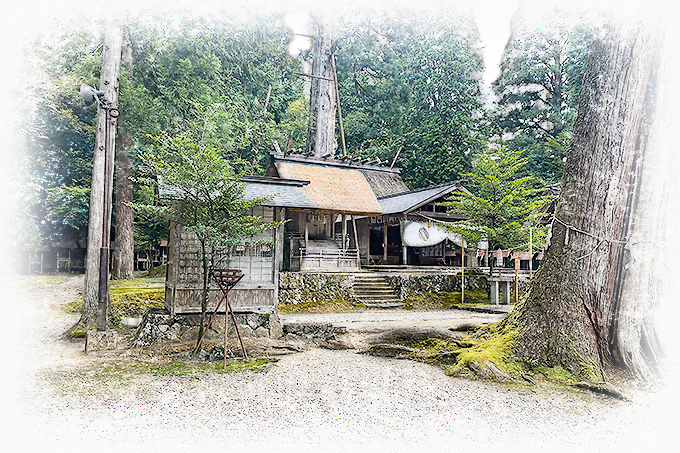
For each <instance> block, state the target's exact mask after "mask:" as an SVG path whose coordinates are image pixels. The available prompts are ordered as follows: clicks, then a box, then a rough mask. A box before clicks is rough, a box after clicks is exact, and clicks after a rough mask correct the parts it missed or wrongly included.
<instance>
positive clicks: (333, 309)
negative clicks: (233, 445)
mask: <svg viewBox="0 0 680 453" xmlns="http://www.w3.org/2000/svg"><path fill="white" fill-rule="evenodd" d="M365 309H366V307H365V306H364V305H363V304H359V303H354V302H350V301H347V300H319V301H314V302H305V303H302V304H279V313H281V314H284V315H287V314H291V313H348V312H353V311H364V310H365Z"/></svg>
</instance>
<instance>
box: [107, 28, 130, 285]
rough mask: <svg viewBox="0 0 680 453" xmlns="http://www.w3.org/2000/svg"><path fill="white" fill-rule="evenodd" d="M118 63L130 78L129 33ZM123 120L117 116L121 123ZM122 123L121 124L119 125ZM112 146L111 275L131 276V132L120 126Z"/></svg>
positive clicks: (117, 277) (113, 276) (116, 276)
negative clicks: (113, 221) (113, 215)
mask: <svg viewBox="0 0 680 453" xmlns="http://www.w3.org/2000/svg"><path fill="white" fill-rule="evenodd" d="M122 63H123V65H125V68H126V69H127V72H128V74H129V77H130V80H132V49H131V47H130V41H129V37H127V36H126V39H125V40H124V41H123V48H122ZM124 123H125V120H124V118H121V125H124ZM123 127H124V126H123ZM118 135H119V137H120V140H119V142H118V147H117V148H116V227H115V230H116V249H115V250H114V252H113V270H112V278H115V279H124V278H131V277H132V271H133V267H134V259H135V242H134V233H133V231H134V230H133V212H132V208H131V207H130V206H129V205H128V203H131V202H132V201H133V200H132V181H131V180H130V177H131V176H132V160H131V159H130V157H129V153H130V151H131V150H132V143H133V141H132V133H131V132H130V131H129V130H127V129H123V128H121V130H120V131H119V134H118Z"/></svg>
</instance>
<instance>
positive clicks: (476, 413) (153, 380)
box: [1, 277, 677, 452]
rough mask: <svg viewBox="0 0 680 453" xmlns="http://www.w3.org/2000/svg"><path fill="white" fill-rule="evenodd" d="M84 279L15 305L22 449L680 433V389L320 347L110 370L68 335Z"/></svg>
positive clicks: (629, 445)
mask: <svg viewBox="0 0 680 453" xmlns="http://www.w3.org/2000/svg"><path fill="white" fill-rule="evenodd" d="M81 286H82V278H78V277H75V278H71V279H69V280H68V281H66V282H65V283H63V284H60V285H55V286H50V287H46V288H42V289H34V290H32V291H30V292H15V293H14V294H13V295H11V296H10V299H9V300H8V302H10V303H9V304H4V306H5V307H6V310H5V313H6V316H7V319H9V320H12V321H15V322H10V323H6V324H9V325H6V326H5V329H6V330H5V332H4V334H5V335H6V338H3V339H4V340H5V341H4V343H3V344H4V346H5V349H6V351H7V352H8V353H7V354H6V360H5V361H4V364H5V370H4V373H1V374H2V376H3V377H4V379H5V380H6V382H4V383H3V385H2V389H3V393H4V394H3V395H2V396H3V398H6V401H5V402H4V404H3V405H2V407H3V410H4V411H3V416H4V420H2V423H3V425H2V426H3V427H5V428H7V429H8V431H7V432H8V433H10V438H9V439H11V440H13V442H11V443H10V445H13V444H14V441H19V442H20V444H19V445H20V447H21V451H34V448H35V447H43V448H45V449H47V451H50V452H53V451H66V450H70V451H72V450H73V449H74V447H94V448H96V451H120V450H121V448H125V449H126V450H127V451H133V452H136V451H142V450H146V451H158V450H159V448H173V449H174V450H175V451H199V450H200V449H201V448H203V447H211V448H214V447H219V448H220V449H221V450H224V451H245V450H246V449H247V451H284V452H285V451H300V452H307V451H309V452H312V451H314V452H318V451H320V449H323V451H324V452H334V451H369V450H371V451H374V452H375V451H394V452H398V451H423V450H425V449H428V448H432V447H435V448H437V447H440V448H442V449H443V451H453V450H455V449H458V448H459V447H468V448H475V450H478V449H480V448H487V447H502V448H504V450H506V451H518V450H522V451H539V450H540V451H549V450H551V451H570V452H573V451H604V450H605V449H611V451H617V452H621V451H649V450H651V449H653V448H655V447H661V446H663V445H665V441H667V440H669V439H670V435H671V434H673V432H672V431H670V428H671V427H672V426H674V423H671V421H673V420H674V419H672V418H671V416H672V415H670V414H672V413H673V412H665V410H672V409H674V408H675V407H676V406H674V402H675V401H677V400H674V399H673V398H675V397H676V396H677V394H676V393H670V392H669V391H666V392H665V393H663V392H659V393H646V392H643V391H641V390H636V389H630V390H629V391H630V393H631V394H632V395H633V397H634V398H633V399H634V401H633V403H622V402H618V401H614V400H611V399H607V398H604V397H600V396H597V395H594V394H591V393H587V392H582V391H561V392H559V391H554V390H551V389H547V388H542V387H541V388H532V387H524V386H521V387H510V386H502V385H495V384H487V383H482V382H475V381H469V380H464V379H456V378H451V377H448V376H446V375H445V374H444V373H443V372H442V371H441V370H440V369H438V368H435V367H432V366H428V365H425V364H421V363H414V362H409V361H402V360H392V359H383V358H377V357H371V356H366V355H361V354H356V353H355V352H353V351H327V350H322V349H311V350H309V351H307V352H304V353H299V354H293V355H289V356H284V357H282V358H281V359H280V361H279V362H277V363H275V364H273V365H271V366H270V367H269V368H267V369H266V371H265V372H260V373H246V374H228V375H221V374H210V375H202V376H200V377H194V376H187V375H184V376H154V375H151V374H146V373H135V372H130V371H129V370H128V371H125V370H123V371H122V372H115V371H111V372H110V373H108V374H107V372H105V371H102V370H103V368H102V367H103V364H107V363H114V362H115V361H113V360H112V359H107V358H106V357H94V356H85V355H84V354H83V343H79V342H66V341H63V340H59V339H58V337H59V335H60V334H61V333H62V332H63V331H64V330H65V329H66V328H67V327H68V326H69V325H70V324H71V323H73V322H75V320H76V318H77V317H74V316H71V315H65V314H63V310H62V309H61V307H62V305H63V304H64V303H67V302H69V301H71V300H73V299H75V298H76V297H77V292H78V291H79V290H80V288H81ZM449 315H451V316H454V315H453V314H452V313H449ZM385 316H386V317H389V316H391V315H389V314H388V313H385ZM475 316H476V315H475ZM344 317H345V321H347V319H348V318H351V316H349V317H348V316H346V315H344ZM427 317H428V315H425V314H423V315H422V319H421V321H423V322H424V321H425V319H424V318H427ZM449 321H455V322H457V320H456V319H454V320H449ZM7 439H8V438H7V437H5V441H7ZM150 449H151V450H150Z"/></svg>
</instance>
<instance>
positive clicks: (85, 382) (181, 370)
mask: <svg viewBox="0 0 680 453" xmlns="http://www.w3.org/2000/svg"><path fill="white" fill-rule="evenodd" d="M276 361H277V359H272V358H255V359H251V360H248V361H243V360H241V359H232V360H229V361H227V367H226V370H224V369H223V368H222V367H223V365H222V362H221V361H219V362H197V363H194V362H183V361H169V362H163V363H156V362H150V361H143V360H106V361H101V362H95V363H93V364H92V365H91V366H89V367H87V368H78V369H69V370H59V369H57V370H49V371H45V372H44V373H43V375H42V378H43V379H44V380H45V381H46V382H48V383H49V384H50V386H51V387H52V388H53V389H54V391H57V392H60V393H62V394H64V395H69V396H73V395H76V394H80V395H83V396H86V397H93V396H97V397H105V398H106V397H109V396H111V397H115V393H114V392H115V391H116V390H120V389H126V388H133V389H134V388H135V387H136V383H137V382H139V379H140V378H144V377H146V376H175V377H186V378H193V379H200V378H202V377H206V376H209V375H214V374H231V373H261V372H264V371H266V369H267V367H268V366H269V365H270V364H271V363H274V362H276Z"/></svg>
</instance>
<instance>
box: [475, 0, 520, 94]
mask: <svg viewBox="0 0 680 453" xmlns="http://www.w3.org/2000/svg"><path fill="white" fill-rule="evenodd" d="M517 8H518V4H517V0H478V1H474V2H473V3H472V14H473V18H474V21H475V23H476V24H477V29H478V31H479V38H480V40H481V43H482V47H483V49H482V50H483V55H484V76H483V77H482V92H483V93H484V96H485V98H486V102H487V105H488V104H490V103H491V102H492V101H493V95H492V93H491V83H492V82H493V81H494V80H495V79H496V78H497V77H498V74H499V72H498V70H499V66H500V64H501V58H502V56H503V50H504V49H505V45H506V44H507V42H508V39H509V38H510V33H511V28H510V24H511V20H512V16H513V15H514V14H515V13H516V12H517Z"/></svg>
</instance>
